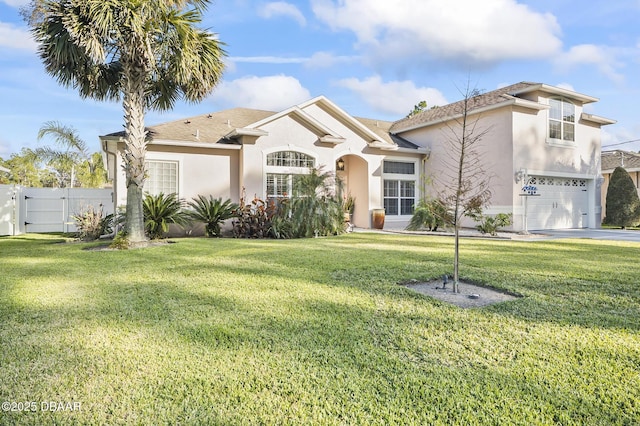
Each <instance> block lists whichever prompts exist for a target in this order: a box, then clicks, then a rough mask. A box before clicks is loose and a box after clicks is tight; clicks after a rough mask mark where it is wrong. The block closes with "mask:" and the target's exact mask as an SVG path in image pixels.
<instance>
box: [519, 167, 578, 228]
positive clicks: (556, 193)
mask: <svg viewBox="0 0 640 426" xmlns="http://www.w3.org/2000/svg"><path fill="white" fill-rule="evenodd" d="M530 183H531V185H534V186H536V187H537V189H538V191H537V193H538V194H539V195H538V196H535V197H527V203H528V206H527V217H528V220H527V224H528V229H531V230H534V229H569V228H586V227H587V226H588V225H589V220H588V217H587V214H588V211H589V210H588V206H589V202H588V200H589V195H588V192H587V180H586V179H572V178H554V177H548V176H533V177H532V178H531V180H530Z"/></svg>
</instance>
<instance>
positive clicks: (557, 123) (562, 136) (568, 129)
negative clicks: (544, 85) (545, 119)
mask: <svg viewBox="0 0 640 426" xmlns="http://www.w3.org/2000/svg"><path fill="white" fill-rule="evenodd" d="M549 106H550V107H551V108H550V109H549V139H556V140H561V141H567V142H574V141H575V121H576V107H575V105H573V104H572V103H571V102H569V101H567V100H565V99H561V98H558V99H549Z"/></svg>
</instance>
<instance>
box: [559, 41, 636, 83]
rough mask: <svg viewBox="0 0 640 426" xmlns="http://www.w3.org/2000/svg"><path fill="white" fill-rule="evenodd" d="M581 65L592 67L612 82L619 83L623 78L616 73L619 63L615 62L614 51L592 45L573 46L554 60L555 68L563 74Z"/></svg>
mask: <svg viewBox="0 0 640 426" xmlns="http://www.w3.org/2000/svg"><path fill="white" fill-rule="evenodd" d="M582 65H592V66H594V67H595V68H596V69H597V70H598V71H599V72H600V73H601V74H603V75H605V76H606V77H608V78H609V79H611V80H612V81H614V82H618V83H619V82H621V81H622V80H623V79H624V76H623V75H622V74H620V73H619V72H618V71H617V68H618V67H620V66H621V63H620V62H618V61H617V60H616V53H615V51H614V49H612V48H608V47H605V46H596V45H594V44H580V45H577V46H573V47H572V48H571V49H569V51H568V52H564V53H562V54H561V55H559V56H558V57H557V59H556V66H558V68H560V69H561V70H562V71H564V72H569V71H571V70H572V69H573V68H575V67H578V66H582Z"/></svg>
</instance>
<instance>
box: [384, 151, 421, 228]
mask: <svg viewBox="0 0 640 426" xmlns="http://www.w3.org/2000/svg"><path fill="white" fill-rule="evenodd" d="M382 176H383V200H384V209H385V215H386V216H410V215H412V214H413V208H414V206H415V204H416V197H417V194H416V188H417V181H418V173H417V163H416V161H406V160H404V161H402V160H384V161H383V163H382Z"/></svg>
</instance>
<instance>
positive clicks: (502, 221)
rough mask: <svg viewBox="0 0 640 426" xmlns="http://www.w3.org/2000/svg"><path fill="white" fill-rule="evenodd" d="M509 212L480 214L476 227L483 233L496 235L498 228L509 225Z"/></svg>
mask: <svg viewBox="0 0 640 426" xmlns="http://www.w3.org/2000/svg"><path fill="white" fill-rule="evenodd" d="M511 218H512V215H511V213H509V214H507V213H498V214H497V215H495V216H480V217H479V218H478V219H479V221H480V223H479V224H478V225H477V226H476V229H477V230H478V231H480V232H481V233H483V234H490V235H493V236H495V235H497V233H498V229H499V228H504V227H506V226H509V225H511V223H512V222H511Z"/></svg>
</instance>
